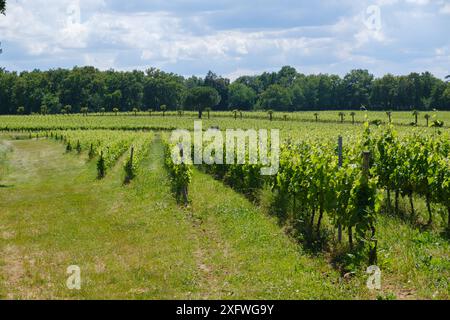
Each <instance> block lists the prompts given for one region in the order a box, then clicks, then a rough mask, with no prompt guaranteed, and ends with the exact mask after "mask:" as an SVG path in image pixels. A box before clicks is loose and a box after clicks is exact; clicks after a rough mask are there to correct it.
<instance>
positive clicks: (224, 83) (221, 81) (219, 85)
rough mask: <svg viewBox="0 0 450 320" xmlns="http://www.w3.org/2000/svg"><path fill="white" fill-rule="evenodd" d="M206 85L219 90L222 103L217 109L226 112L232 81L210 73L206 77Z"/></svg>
mask: <svg viewBox="0 0 450 320" xmlns="http://www.w3.org/2000/svg"><path fill="white" fill-rule="evenodd" d="M204 85H205V86H208V87H211V88H214V89H216V90H217V92H218V93H219V95H220V102H219V104H218V105H217V108H218V109H219V110H226V109H227V108H228V86H229V85H230V80H228V79H226V78H222V77H220V76H218V75H216V74H215V73H213V72H212V71H209V72H208V74H207V75H206V77H205V80H204Z"/></svg>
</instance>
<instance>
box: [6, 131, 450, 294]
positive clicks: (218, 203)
mask: <svg viewBox="0 0 450 320" xmlns="http://www.w3.org/2000/svg"><path fill="white" fill-rule="evenodd" d="M162 153H163V149H162V145H161V143H160V142H159V141H156V142H154V143H152V145H151V148H150V151H149V154H148V156H147V157H146V158H145V160H144V162H143V163H142V165H141V167H140V169H139V172H138V175H137V177H136V179H135V180H133V181H132V183H131V184H130V185H127V186H124V185H122V183H121V182H122V181H123V172H122V166H121V163H122V161H118V164H117V165H116V167H114V168H113V169H112V170H111V171H110V172H109V173H108V175H107V177H106V178H105V179H104V180H101V181H99V180H96V179H95V178H94V177H95V176H96V174H95V172H96V168H95V162H88V161H87V156H86V155H85V154H81V155H76V154H75V153H71V154H66V153H65V152H64V146H63V145H62V144H60V143H57V142H55V141H51V140H47V139H40V140H36V139H33V140H17V139H11V136H10V135H6V134H5V135H0V168H1V170H3V171H2V172H4V174H3V175H2V176H0V185H2V187H1V188H0V203H1V208H2V210H1V211H0V221H1V225H0V247H1V250H0V269H1V272H0V298H7V299H43V298H44V299H45V298H56V299H91V298H95V299H113V298H124V299H371V298H377V296H379V297H383V298H392V297H395V298H398V299H410V298H417V299H449V296H450V294H449V293H450V287H449V278H450V266H449V261H450V259H449V258H450V257H449V254H450V244H449V241H448V238H447V237H446V236H444V235H440V234H439V231H438V230H440V229H441V228H440V226H441V223H443V222H442V221H440V220H441V218H440V216H439V215H438V214H435V228H431V229H429V230H419V229H418V228H416V227H412V226H411V225H409V224H408V223H407V222H405V221H403V220H400V219H399V218H396V217H392V216H387V215H381V216H380V218H379V220H378V224H377V230H378V238H379V265H380V268H381V270H382V285H383V289H382V290H381V291H380V292H369V291H368V290H367V289H366V287H365V282H366V279H367V275H366V274H365V269H364V267H363V266H360V267H357V270H356V273H355V276H353V277H345V278H344V277H343V276H342V274H340V273H339V272H338V270H336V269H334V268H333V265H332V264H331V262H330V261H331V258H330V257H329V255H328V254H327V253H326V252H324V253H320V254H317V253H316V254H311V253H309V252H307V251H305V250H304V249H302V246H301V245H300V244H299V243H297V242H295V241H294V240H293V239H292V238H290V237H289V236H287V235H286V232H285V230H284V228H283V226H280V225H278V221H277V220H276V219H275V218H274V217H272V216H271V215H270V214H271V213H270V212H269V211H268V210H267V208H266V207H265V206H261V207H258V206H256V205H255V204H253V203H251V202H249V201H248V200H247V199H246V198H245V197H243V196H242V195H240V194H238V193H236V192H234V191H233V190H231V189H230V188H228V187H226V186H224V185H223V184H222V183H221V182H219V181H216V180H214V179H212V178H211V177H210V176H208V175H206V174H204V173H201V172H199V171H197V170H195V171H194V175H193V181H192V184H191V186H190V197H191V205H190V206H189V207H188V208H181V207H179V206H178V205H177V204H176V202H175V200H174V198H173V196H172V194H171V192H170V183H169V181H168V179H167V174H166V172H165V170H164V168H163V159H162ZM6 168H7V170H6ZM416 202H417V210H418V211H419V212H421V214H422V215H423V219H426V215H425V213H424V212H425V210H424V204H423V201H422V200H421V199H417V200H416ZM401 209H402V210H404V211H405V210H407V207H406V206H405V203H403V202H401ZM437 209H438V208H435V210H437ZM69 265H79V266H80V268H81V276H82V289H81V290H80V291H71V290H68V289H67V287H66V285H65V282H66V279H67V277H68V275H67V274H66V268H67V267H68V266H69Z"/></svg>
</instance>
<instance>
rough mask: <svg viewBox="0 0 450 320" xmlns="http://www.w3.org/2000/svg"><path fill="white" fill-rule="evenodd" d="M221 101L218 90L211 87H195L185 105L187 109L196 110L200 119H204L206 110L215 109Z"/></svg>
mask: <svg viewBox="0 0 450 320" xmlns="http://www.w3.org/2000/svg"><path fill="white" fill-rule="evenodd" d="M220 100H221V97H220V95H219V93H218V92H217V90H216V89H214V88H211V87H195V88H192V89H191V90H190V91H189V93H188V95H187V97H186V101H185V104H186V106H187V107H192V108H196V109H197V110H198V117H199V118H200V119H201V118H202V112H203V110H204V108H212V107H215V106H216V105H217V104H218V103H219V102H220Z"/></svg>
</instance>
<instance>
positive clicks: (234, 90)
mask: <svg viewBox="0 0 450 320" xmlns="http://www.w3.org/2000/svg"><path fill="white" fill-rule="evenodd" d="M202 97H203V99H202ZM161 106H163V109H167V110H179V109H184V110H194V109H199V108H205V107H210V108H212V109H213V110H229V109H230V110H234V109H240V110H254V109H256V110H258V109H272V110H276V111H277V110H280V111H281V110H283V111H301V110H333V109H352V110H357V109H361V108H366V109H368V110H411V109H422V110H429V109H438V110H450V83H448V82H445V81H442V80H440V79H438V78H436V77H434V76H433V75H432V74H431V73H429V72H424V73H421V74H419V73H411V74H409V75H404V76H394V75H391V74H388V75H385V76H383V77H382V78H375V77H374V76H373V75H372V74H370V73H369V72H368V71H367V70H352V71H351V72H349V73H348V74H346V75H345V76H344V77H343V78H342V77H340V76H338V75H328V74H318V75H304V74H302V73H299V72H297V70H295V69H294V68H292V67H289V66H285V67H283V68H281V70H280V71H279V72H272V73H268V72H265V73H263V74H261V75H256V76H242V77H240V78H238V79H236V80H235V81H234V82H231V81H230V80H229V79H226V78H223V77H221V76H218V75H216V74H214V73H213V72H209V73H208V74H207V75H206V77H205V78H199V77H195V76H192V77H190V78H184V77H182V76H180V75H176V74H173V73H166V72H163V71H160V70H157V69H153V68H152V69H148V70H146V71H145V72H144V71H136V70H135V71H131V72H121V71H114V70H108V71H100V70H98V69H96V68H94V67H75V68H73V69H72V70H66V69H54V70H49V71H39V70H34V71H31V72H27V71H25V72H21V73H17V72H9V71H6V70H4V69H0V114H16V113H20V114H32V113H43V114H54V113H65V112H67V113H78V112H87V111H89V112H99V111H113V110H115V109H116V110H119V111H131V110H133V109H139V110H150V109H151V110H159V109H161Z"/></svg>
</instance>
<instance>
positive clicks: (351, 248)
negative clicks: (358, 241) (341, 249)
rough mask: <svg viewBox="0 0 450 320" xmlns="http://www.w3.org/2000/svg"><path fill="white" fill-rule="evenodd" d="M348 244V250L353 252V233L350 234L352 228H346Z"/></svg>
mask: <svg viewBox="0 0 450 320" xmlns="http://www.w3.org/2000/svg"><path fill="white" fill-rule="evenodd" d="M348 244H349V246H350V250H353V232H352V227H348Z"/></svg>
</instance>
